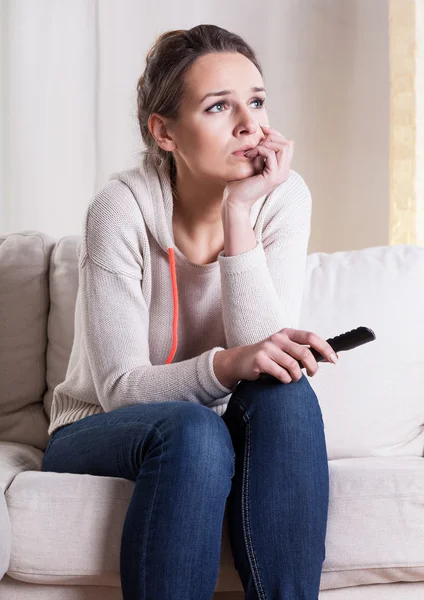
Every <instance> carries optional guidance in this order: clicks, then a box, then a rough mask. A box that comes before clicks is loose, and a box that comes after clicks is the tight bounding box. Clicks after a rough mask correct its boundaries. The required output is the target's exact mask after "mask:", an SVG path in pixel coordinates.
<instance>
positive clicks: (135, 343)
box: [79, 182, 234, 412]
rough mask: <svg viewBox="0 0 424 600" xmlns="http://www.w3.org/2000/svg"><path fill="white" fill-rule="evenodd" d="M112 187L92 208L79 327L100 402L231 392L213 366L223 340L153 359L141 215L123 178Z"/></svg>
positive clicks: (108, 406)
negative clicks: (195, 351) (176, 357)
mask: <svg viewBox="0 0 424 600" xmlns="http://www.w3.org/2000/svg"><path fill="white" fill-rule="evenodd" d="M114 185H116V182H115V184H114ZM109 189H110V188H109V186H106V188H104V189H103V190H101V191H100V192H99V193H98V195H97V196H96V197H95V199H94V201H93V202H92V203H91V205H90V207H89V209H88V211H87V216H86V221H85V235H84V237H83V242H82V244H81V247H80V250H79V293H80V295H81V298H80V302H81V331H82V337H83V343H84V344H85V348H86V353H87V356H88V362H89V367H90V370H91V373H92V377H93V381H94V385H95V388H96V394H97V396H98V399H99V402H100V404H101V406H102V408H103V409H104V410H105V411H106V412H107V411H111V410H114V409H116V408H119V407H120V406H124V405H132V404H142V403H148V402H152V401H154V402H166V401H174V400H186V401H190V402H197V403H201V404H204V405H207V404H209V403H211V402H213V401H214V400H216V399H217V398H222V397H223V396H224V395H228V394H229V393H231V392H232V391H233V390H232V389H229V388H227V387H225V386H223V385H222V384H221V383H220V381H219V380H218V379H217V377H216V376H215V373H214V369H213V357H214V355H215V353H216V352H217V351H218V350H224V348H221V347H214V348H212V349H211V350H208V351H206V352H204V353H203V354H201V355H199V356H196V357H194V358H191V359H188V360H184V361H180V362H178V363H175V364H165V365H152V364H151V362H150V360H149V342H148V332H149V311H148V306H147V303H146V300H145V298H144V296H143V293H142V286H141V281H142V270H143V269H142V267H143V258H142V255H141V254H140V251H139V250H138V248H139V247H140V239H139V238H138V236H139V235H140V231H137V225H136V224H137V222H138V224H139V225H140V219H142V217H141V213H140V211H139V209H138V207H137V208H135V205H136V203H135V200H134V199H132V200H131V193H130V192H128V191H126V190H127V188H126V186H125V185H123V184H120V185H119V193H120V194H121V195H120V196H119V194H118V197H117V196H116V192H114V195H110V194H108V190H109ZM139 225H138V226H139ZM111 248H112V249H113V251H112V252H111ZM233 389H234V388H233Z"/></svg>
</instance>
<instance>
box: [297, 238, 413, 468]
mask: <svg viewBox="0 0 424 600" xmlns="http://www.w3.org/2000/svg"><path fill="white" fill-rule="evenodd" d="M423 307H424V247H421V246H415V245H412V244H410V245H408V244H399V245H393V246H375V247H370V248H364V249H360V250H352V251H344V252H333V253H331V254H327V253H324V252H317V253H315V254H311V255H309V256H308V261H307V269H306V273H305V287H304V297H303V303H302V310H301V315H300V328H301V329H307V330H310V331H315V332H316V333H318V334H319V335H320V336H321V337H323V338H324V339H328V338H330V337H335V336H336V335H339V334H341V333H344V332H346V331H350V330H352V329H356V328H357V327H359V326H362V325H363V326H365V327H369V328H370V329H372V330H373V331H374V333H375V335H376V339H375V340H374V341H372V342H370V343H368V344H365V345H363V346H359V347H357V348H354V349H351V350H347V351H345V352H340V353H339V362H338V364H337V365H332V364H331V363H323V362H321V363H318V364H319V366H320V367H319V370H318V372H317V373H316V375H315V376H314V377H312V378H310V379H309V381H310V383H311V385H312V387H313V388H314V390H315V392H316V394H317V396H318V399H319V402H320V406H321V411H322V414H323V420H324V424H325V431H326V441H327V452H328V457H329V459H335V458H348V457H349V458H351V457H362V456H387V457H391V456H423V454H424V452H423V449H424V345H423V339H424V315H423Z"/></svg>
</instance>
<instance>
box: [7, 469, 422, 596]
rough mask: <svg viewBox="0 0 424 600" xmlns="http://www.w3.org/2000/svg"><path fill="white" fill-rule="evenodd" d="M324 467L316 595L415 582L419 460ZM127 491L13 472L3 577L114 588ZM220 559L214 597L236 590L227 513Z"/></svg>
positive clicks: (109, 483)
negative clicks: (324, 521)
mask: <svg viewBox="0 0 424 600" xmlns="http://www.w3.org/2000/svg"><path fill="white" fill-rule="evenodd" d="M329 467H330V503H329V516H328V529H327V538H326V558H325V561H324V564H323V573H322V578H321V589H332V588H342V587H349V586H356V585H366V584H374V583H384V582H390V581H424V506H423V503H422V498H423V497H424V459H422V458H417V457H388V458H386V457H373V458H352V459H338V460H333V461H330V462H329ZM134 485H135V484H134V482H132V481H129V480H126V479H122V478H113V477H98V476H93V475H77V474H71V473H53V472H40V473H39V472H32V471H26V472H23V473H20V474H19V475H18V476H17V477H15V479H14V480H13V482H12V484H11V485H10V487H9V489H8V490H7V492H6V501H7V505H8V510H9V515H10V521H11V525H12V532H13V546H12V552H11V558H10V566H9V569H8V572H7V573H8V575H10V576H11V577H13V578H15V579H19V580H21V581H27V582H34V583H51V584H69V585H73V584H79V585H84V584H86V585H111V586H118V585H119V581H120V580H119V554H120V541H121V535H122V529H123V524H124V520H125V515H126V511H127V509H128V505H129V501H130V498H131V495H132V492H133V489H134ZM281 527H282V528H283V527H284V523H282V524H281ZM221 553H222V555H221V566H220V570H219V579H218V582H217V588H216V591H223V590H235V591H237V590H240V591H242V589H243V588H242V586H241V582H240V579H239V576H238V573H237V571H236V570H235V568H234V566H233V560H232V554H231V549H230V543H229V537H228V520H227V511H225V517H224V523H223V536H222V545H221Z"/></svg>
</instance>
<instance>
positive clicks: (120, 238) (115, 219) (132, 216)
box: [83, 179, 146, 277]
mask: <svg viewBox="0 0 424 600" xmlns="http://www.w3.org/2000/svg"><path fill="white" fill-rule="evenodd" d="M144 237H146V229H145V225H144V221H143V216H142V214H141V211H140V207H139V205H138V204H137V201H136V200H135V198H134V195H133V194H132V192H131V190H130V189H129V187H128V186H127V185H125V183H123V182H122V181H119V180H118V179H113V180H111V181H108V182H107V183H106V184H105V185H104V186H103V187H101V188H100V190H99V191H98V192H97V193H96V194H95V195H94V197H93V199H92V200H91V202H90V204H89V205H88V208H87V211H86V216H85V220H84V227H83V241H84V244H83V245H84V246H85V248H84V250H85V252H86V254H87V255H88V257H90V258H91V259H92V260H93V261H94V262H96V263H97V264H99V265H100V266H104V267H106V266H107V268H108V270H112V271H114V272H115V271H116V272H122V273H127V274H130V273H131V274H132V275H134V274H136V276H137V277H138V276H139V274H140V269H141V268H142V266H143V262H144V261H143V256H142V254H141V248H142V247H143V246H144V244H143V243H142V238H144Z"/></svg>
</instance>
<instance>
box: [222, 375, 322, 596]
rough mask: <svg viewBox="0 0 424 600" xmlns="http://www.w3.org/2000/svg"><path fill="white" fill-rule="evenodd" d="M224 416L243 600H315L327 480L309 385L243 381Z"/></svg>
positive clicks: (230, 521) (315, 406)
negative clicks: (232, 462) (232, 453)
mask: <svg viewBox="0 0 424 600" xmlns="http://www.w3.org/2000/svg"><path fill="white" fill-rule="evenodd" d="M222 419H223V420H224V422H225V423H226V425H227V427H228V428H229V430H230V432H231V436H232V439H233V446H234V448H235V450H236V472H235V476H234V478H233V483H232V489H231V493H230V496H229V498H228V525H229V534H230V541H231V547H232V552H233V556H234V565H235V568H236V569H237V571H238V573H239V575H240V579H241V581H242V584H243V587H244V590H245V592H246V599H247V600H257V599H259V600H265V599H266V600H317V599H318V594H319V585H320V578H321V571H322V563H323V562H324V559H325V536H326V528H327V515H328V499H329V477H328V461H327V449H326V442H325V435H324V422H323V419H322V413H321V408H320V406H319V403H318V399H317V396H316V394H315V392H314V390H313V388H312V387H311V385H310V384H309V382H308V380H307V378H306V377H305V375H303V376H302V379H300V380H299V381H296V382H295V381H292V382H291V383H289V384H283V383H281V382H279V381H277V380H275V383H274V382H273V381H262V380H256V381H247V380H243V381H241V382H240V383H239V384H238V386H237V388H236V390H235V391H234V393H233V395H232V396H231V398H230V402H229V404H228V407H227V410H226V412H225V413H224V414H223V415H222Z"/></svg>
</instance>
